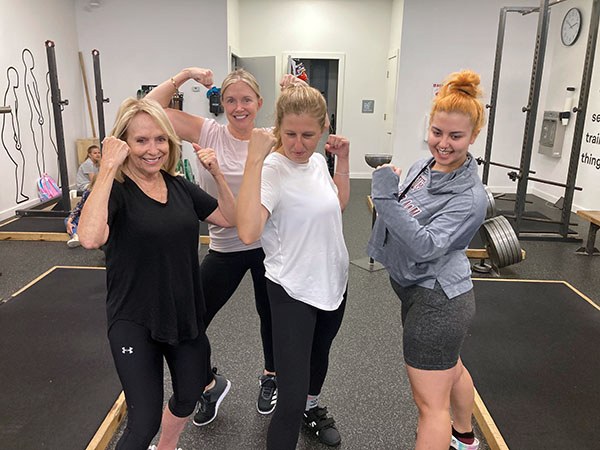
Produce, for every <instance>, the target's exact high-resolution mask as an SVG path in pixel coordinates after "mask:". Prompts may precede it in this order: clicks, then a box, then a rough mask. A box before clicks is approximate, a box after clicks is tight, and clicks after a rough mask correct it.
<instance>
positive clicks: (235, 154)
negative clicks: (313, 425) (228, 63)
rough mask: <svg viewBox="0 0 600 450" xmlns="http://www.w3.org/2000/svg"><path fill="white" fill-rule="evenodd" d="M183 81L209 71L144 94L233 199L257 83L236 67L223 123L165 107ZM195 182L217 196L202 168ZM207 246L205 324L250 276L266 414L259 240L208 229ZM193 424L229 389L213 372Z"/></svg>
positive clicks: (269, 370)
mask: <svg viewBox="0 0 600 450" xmlns="http://www.w3.org/2000/svg"><path fill="white" fill-rule="evenodd" d="M188 80H194V81H195V82H197V83H199V84H201V85H203V86H205V87H206V88H212V87H213V73H212V71H211V70H209V69H202V68H197V67H191V68H187V69H183V70H182V71H180V72H179V73H177V74H175V75H174V76H172V77H170V78H169V79H167V80H166V81H164V82H163V83H161V84H160V85H158V86H157V87H156V88H154V89H153V90H152V91H150V93H149V94H148V97H149V98H153V99H155V100H157V101H158V102H159V103H160V104H161V105H162V106H163V107H164V108H165V109H166V111H167V115H168V116H169V119H170V120H171V123H172V124H173V127H174V128H175V131H176V133H177V134H178V135H179V137H180V138H181V139H182V140H184V141H187V142H189V143H191V144H192V145H193V146H194V148H195V149H196V150H198V149H199V148H205V147H210V148H213V149H214V150H215V153H216V156H217V159H218V162H219V167H220V168H221V171H222V172H223V174H224V176H225V179H226V180H227V183H228V184H229V186H230V188H231V190H232V192H233V194H234V195H235V196H237V193H238V190H239V187H240V184H241V180H242V174H243V171H244V164H245V161H246V156H247V154H248V141H249V139H250V135H251V133H252V130H253V129H254V126H255V120H256V115H257V113H258V110H259V109H260V108H261V106H262V103H263V99H262V97H261V95H260V90H259V86H258V83H257V81H256V79H255V78H254V76H253V75H252V74H250V73H249V72H247V71H245V70H243V69H238V70H235V71H233V72H231V73H230V74H229V75H227V77H225V79H224V80H223V83H222V85H221V89H220V95H221V104H222V106H223V109H224V112H225V117H226V119H227V122H226V123H225V124H222V123H219V122H217V121H216V120H214V119H211V118H206V117H201V116H198V115H195V114H190V113H188V112H185V111H180V110H176V109H171V108H168V105H169V102H170V101H171V98H172V97H173V95H174V94H176V93H178V92H179V88H180V86H181V85H183V84H184V83H186V82H187V81H188ZM215 89H216V88H215ZM199 172H200V177H199V184H200V186H201V187H202V188H203V189H204V190H205V191H206V192H208V193H211V194H216V189H217V187H216V185H215V183H214V181H213V180H212V177H211V176H210V174H209V173H208V172H206V170H205V169H204V168H203V167H202V166H199ZM209 234H210V248H209V251H208V254H207V255H206V256H205V258H204V260H203V261H202V264H201V271H200V273H201V277H202V284H203V289H204V297H205V299H206V308H207V313H206V316H205V317H206V321H205V324H206V326H207V327H208V325H209V323H210V322H211V320H212V318H213V317H214V316H215V315H216V314H217V312H218V311H219V310H220V309H221V308H222V307H223V306H224V305H225V303H226V302H227V301H228V300H229V298H231V296H232V295H233V293H234V292H235V290H236V289H237V287H238V285H239V284H240V282H241V280H242V278H243V277H244V275H245V274H246V272H247V271H248V270H250V272H251V275H252V281H253V285H254V297H255V302H256V310H257V311H258V314H259V316H260V332H261V338H262V343H263V353H264V361H265V364H264V368H263V371H262V374H261V375H260V377H259V395H258V400H257V403H256V408H257V410H258V412H259V413H261V414H269V413H271V412H272V411H273V410H274V409H275V404H276V401H277V379H276V377H275V365H274V362H273V343H272V330H271V311H270V307H269V300H268V297H267V289H266V281H265V269H264V266H263V260H264V253H263V250H262V248H261V245H260V241H256V242H253V243H251V244H248V245H246V244H244V243H243V242H242V241H240V239H239V238H238V235H237V229H236V228H229V229H227V228H222V227H218V226H209ZM210 379H212V380H213V381H212V382H211V383H210V384H209V385H208V386H206V390H205V392H204V395H203V396H202V399H201V401H200V402H199V409H198V411H197V413H196V414H195V416H194V424H195V425H197V426H203V425H206V424H208V423H210V422H212V421H213V420H214V419H215V418H216V416H217V412H218V409H219V405H220V404H221V401H222V400H223V398H224V397H225V395H226V394H227V392H228V391H229V388H230V386H231V383H230V382H229V380H227V379H226V378H225V377H224V376H223V375H220V374H218V373H217V371H216V369H213V371H212V373H211V374H210V378H209V380H210Z"/></svg>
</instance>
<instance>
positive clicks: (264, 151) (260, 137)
mask: <svg viewBox="0 0 600 450" xmlns="http://www.w3.org/2000/svg"><path fill="white" fill-rule="evenodd" d="M276 142H277V140H276V139H275V136H273V133H271V132H270V131H267V130H264V129H262V128H254V129H253V130H252V134H251V136H250V142H249V143H248V159H250V158H254V159H257V160H260V161H264V159H265V158H266V157H267V156H268V155H269V153H271V152H272V151H273V147H274V146H275V143H276Z"/></svg>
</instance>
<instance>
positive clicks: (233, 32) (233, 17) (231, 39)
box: [227, 0, 240, 70]
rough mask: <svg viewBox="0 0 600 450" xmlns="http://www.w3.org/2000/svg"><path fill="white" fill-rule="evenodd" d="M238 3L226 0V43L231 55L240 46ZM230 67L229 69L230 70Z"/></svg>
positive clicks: (237, 1)
mask: <svg viewBox="0 0 600 450" xmlns="http://www.w3.org/2000/svg"><path fill="white" fill-rule="evenodd" d="M239 11H240V2H239V0H227V42H228V44H229V48H230V49H231V51H232V53H234V54H237V52H238V48H239V46H240V36H239V28H240V13H239ZM231 69H232V67H229V70H231Z"/></svg>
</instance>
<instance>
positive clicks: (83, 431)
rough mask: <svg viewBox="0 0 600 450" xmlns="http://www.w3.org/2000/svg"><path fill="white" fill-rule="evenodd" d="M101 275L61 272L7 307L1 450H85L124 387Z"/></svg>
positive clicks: (0, 336) (1, 337) (2, 315)
mask: <svg viewBox="0 0 600 450" xmlns="http://www.w3.org/2000/svg"><path fill="white" fill-rule="evenodd" d="M105 278H106V277H105V271H104V270H99V269H63V268H57V269H55V270H53V271H52V272H50V273H49V274H48V275H46V276H45V277H43V278H42V279H40V280H39V281H38V282H37V283H35V284H33V285H32V286H31V287H29V288H28V289H26V290H25V291H23V292H22V293H20V294H19V295H17V296H15V297H12V298H11V299H9V300H8V301H6V302H5V303H0V342H1V344H0V361H2V370H0V398H1V399H2V401H0V448H2V449H19V450H39V449H50V450H55V449H64V450H71V449H72V450H80V449H85V448H86V447H87V445H88V443H89V441H90V440H91V439H92V437H93V436H94V434H95V433H96V431H97V429H98V427H99V426H100V424H101V423H102V421H103V420H104V418H105V417H106V415H107V413H108V411H109V410H110V408H111V407H112V405H113V404H114V402H115V400H116V399H117V397H118V395H119V393H120V392H121V385H120V383H119V380H118V377H117V375H116V371H115V369H114V366H113V363H112V357H111V355H110V349H109V346H108V340H107V338H106V311H105V299H106V280H105Z"/></svg>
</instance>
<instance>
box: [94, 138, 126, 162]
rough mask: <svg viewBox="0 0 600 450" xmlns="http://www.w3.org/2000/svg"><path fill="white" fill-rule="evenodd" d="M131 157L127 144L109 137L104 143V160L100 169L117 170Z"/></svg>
mask: <svg viewBox="0 0 600 450" xmlns="http://www.w3.org/2000/svg"><path fill="white" fill-rule="evenodd" d="M128 155H129V146H128V145H127V142H125V141H122V140H121V139H118V138H116V137H114V136H108V137H106V138H104V141H102V159H101V160H100V167H101V168H102V167H107V168H109V169H110V168H117V167H119V166H121V164H123V162H125V159H127V156H128Z"/></svg>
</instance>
